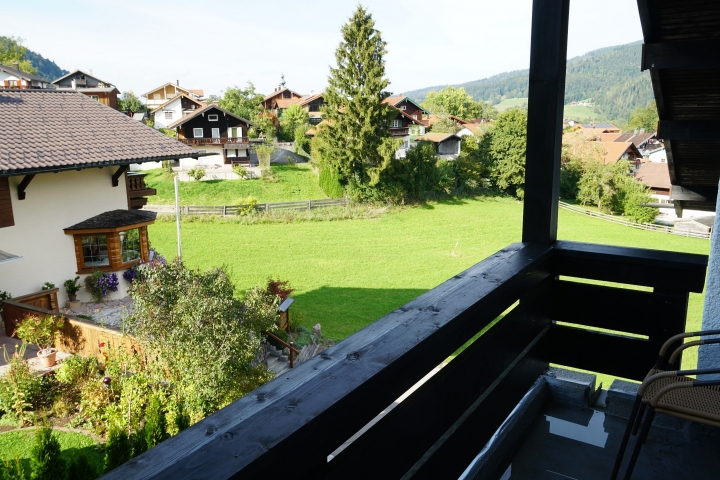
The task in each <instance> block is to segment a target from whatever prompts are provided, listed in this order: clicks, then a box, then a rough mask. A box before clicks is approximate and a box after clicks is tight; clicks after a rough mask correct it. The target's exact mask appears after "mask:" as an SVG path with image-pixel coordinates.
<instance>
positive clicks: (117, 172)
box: [112, 165, 129, 187]
mask: <svg viewBox="0 0 720 480" xmlns="http://www.w3.org/2000/svg"><path fill="white" fill-rule="evenodd" d="M128 168H129V165H120V167H118V169H117V170H115V173H113V176H112V186H113V187H117V186H118V185H119V184H120V176H121V175H122V174H123V173H125V172H126V171H127V169H128Z"/></svg>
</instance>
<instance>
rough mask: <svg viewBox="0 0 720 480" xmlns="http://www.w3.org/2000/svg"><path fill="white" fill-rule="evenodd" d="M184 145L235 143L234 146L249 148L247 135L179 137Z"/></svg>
mask: <svg viewBox="0 0 720 480" xmlns="http://www.w3.org/2000/svg"><path fill="white" fill-rule="evenodd" d="M178 140H179V141H181V142H183V143H184V144H186V145H191V146H202V145H236V148H250V141H249V140H248V137H220V138H179V139H178Z"/></svg>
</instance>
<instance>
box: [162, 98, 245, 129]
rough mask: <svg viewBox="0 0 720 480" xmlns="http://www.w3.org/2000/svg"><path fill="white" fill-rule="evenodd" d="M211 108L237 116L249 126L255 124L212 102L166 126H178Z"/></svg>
mask: <svg viewBox="0 0 720 480" xmlns="http://www.w3.org/2000/svg"><path fill="white" fill-rule="evenodd" d="M212 109H215V110H217V111H218V112H220V113H224V114H225V115H230V116H231V117H234V118H237V119H238V120H241V121H243V122H245V123H247V124H248V125H249V126H251V127H253V126H255V124H254V123H252V122H251V121H250V120H246V119H244V118H242V117H238V116H237V115H235V114H234V113H232V112H228V111H227V110H225V109H222V108H220V107H218V106H217V105H215V104H214V103H212V104H210V105H207V106H205V107H203V108H199V109H197V110H195V111H194V112H193V113H191V114H189V115H185V116H184V117H182V118H181V119H179V120H175V121H174V122H173V123H171V124H170V125H168V126H167V128H175V127H179V126H180V125H182V124H183V123H185V122H187V121H188V120H190V119H191V118H195V117H197V116H198V115H200V114H202V113H205V112H207V111H209V110H212Z"/></svg>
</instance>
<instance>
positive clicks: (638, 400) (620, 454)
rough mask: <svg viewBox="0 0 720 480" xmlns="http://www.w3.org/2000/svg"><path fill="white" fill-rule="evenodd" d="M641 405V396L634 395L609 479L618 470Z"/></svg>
mask: <svg viewBox="0 0 720 480" xmlns="http://www.w3.org/2000/svg"><path fill="white" fill-rule="evenodd" d="M641 405H643V406H644V405H645V404H643V403H642V396H641V395H637V396H635V403H633V406H632V410H631V411H630V418H628V423H627V426H626V427H625V433H624V434H623V438H622V441H621V442H620V450H618V454H617V457H616V458H615V465H614V466H613V471H612V474H610V480H615V479H616V478H617V475H618V472H619V471H620V464H621V463H622V459H623V455H624V454H625V449H626V448H627V444H628V440H629V439H630V432H631V431H632V428H633V424H634V423H635V418H636V415H638V409H639V408H640V406H641Z"/></svg>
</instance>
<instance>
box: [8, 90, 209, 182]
mask: <svg viewBox="0 0 720 480" xmlns="http://www.w3.org/2000/svg"><path fill="white" fill-rule="evenodd" d="M198 156H204V155H203V154H201V153H199V152H198V151H197V150H195V149H193V148H191V147H189V146H187V145H185V144H183V143H180V142H178V141H177V140H175V139H172V138H170V137H167V136H165V135H163V134H162V133H160V132H158V131H157V130H155V129H153V128H150V127H148V126H146V125H143V124H142V123H140V122H136V121H134V120H133V119H132V118H130V117H128V116H127V115H125V114H123V113H121V112H118V111H117V110H115V109H113V108H110V107H108V106H105V105H103V104H102V103H100V102H96V101H95V100H93V99H91V98H90V97H88V96H86V95H83V94H81V93H78V92H60V91H57V90H39V89H37V90H33V89H7V90H0V176H6V175H21V174H27V173H41V172H52V171H61V170H72V169H80V168H90V167H100V166H107V165H128V164H131V163H143V162H151V161H160V160H165V159H177V158H185V157H195V158H197V157H198Z"/></svg>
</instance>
